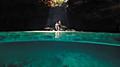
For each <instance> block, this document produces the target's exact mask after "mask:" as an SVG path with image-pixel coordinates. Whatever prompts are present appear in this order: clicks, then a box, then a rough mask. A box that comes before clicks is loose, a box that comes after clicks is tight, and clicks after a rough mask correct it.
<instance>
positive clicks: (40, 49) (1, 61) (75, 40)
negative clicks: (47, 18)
mask: <svg viewBox="0 0 120 67" xmlns="http://www.w3.org/2000/svg"><path fill="white" fill-rule="evenodd" d="M0 36H1V37H2V38H3V39H2V38H1V40H0V41H1V42H0V67H120V65H119V64H120V53H119V51H120V47H119V43H120V42H119V41H116V40H118V36H120V35H119V34H112V33H93V32H87V33H86V32H62V33H61V34H57V37H56V35H55V32H52V33H50V32H2V33H0ZM114 39H115V40H114Z"/></svg>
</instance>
